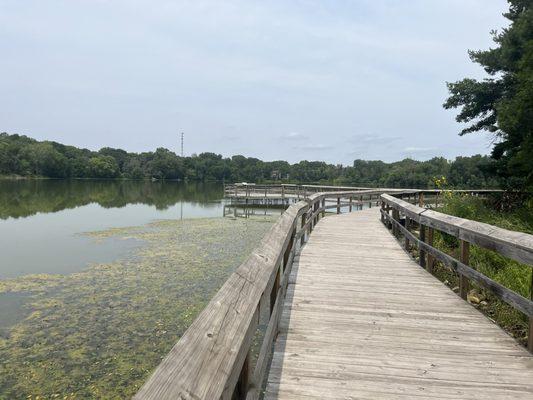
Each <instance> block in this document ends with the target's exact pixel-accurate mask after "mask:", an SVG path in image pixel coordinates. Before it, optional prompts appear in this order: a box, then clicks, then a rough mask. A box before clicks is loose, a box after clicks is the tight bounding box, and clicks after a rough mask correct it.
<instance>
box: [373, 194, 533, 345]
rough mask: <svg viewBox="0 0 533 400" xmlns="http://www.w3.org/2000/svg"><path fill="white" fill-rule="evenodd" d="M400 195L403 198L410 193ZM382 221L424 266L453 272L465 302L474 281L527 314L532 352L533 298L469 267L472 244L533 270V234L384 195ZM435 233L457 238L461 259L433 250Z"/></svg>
mask: <svg viewBox="0 0 533 400" xmlns="http://www.w3.org/2000/svg"><path fill="white" fill-rule="evenodd" d="M398 195H399V196H402V197H403V196H406V195H407V194H406V193H402V194H398ZM381 220H382V221H383V222H384V223H385V224H386V225H387V226H388V227H389V228H390V229H391V230H392V233H393V234H394V235H395V236H399V235H400V234H401V235H403V237H404V239H405V247H406V248H407V249H409V247H410V246H414V247H415V248H416V249H418V256H419V263H420V266H421V267H423V268H426V269H427V270H428V271H429V272H433V267H434V263H435V261H436V260H438V261H440V262H442V263H443V264H444V265H446V266H447V267H448V268H451V269H452V270H454V271H455V272H456V273H457V274H458V275H459V295H460V296H461V297H462V298H463V299H464V300H466V299H467V293H468V290H469V287H470V283H471V282H475V283H476V284H477V285H478V286H480V287H482V288H484V289H486V290H488V291H490V292H491V293H492V294H493V295H494V296H496V297H497V298H498V299H500V300H502V301H504V302H505V303H507V304H509V305H510V306H511V307H513V308H514V309H516V310H518V311H520V312H522V313H524V314H525V315H526V316H527V317H528V319H529V335H528V349H529V351H531V352H533V297H531V299H527V298H525V297H523V296H521V295H520V294H518V293H516V292H514V291H512V290H511V289H509V288H507V287H505V286H503V285H501V284H500V283H498V282H496V281H494V280H492V279H491V278H489V277H487V276H486V275H484V274H482V273H481V272H479V271H477V270H476V269H474V268H472V267H471V266H470V265H469V254H470V245H475V246H479V247H481V248H484V249H488V250H492V251H495V252H496V253H498V254H500V255H502V256H505V257H507V258H510V259H512V260H515V261H518V262H520V263H524V264H527V265H529V266H530V267H533V235H529V234H527V233H521V232H514V231H509V230H506V229H502V228H498V227H495V226H492V225H488V224H484V223H481V222H476V221H472V220H468V219H464V218H458V217H454V216H452V215H447V214H443V213H439V212H436V211H433V210H430V209H427V208H422V207H418V206H416V205H413V204H411V203H409V202H407V201H404V200H402V199H400V198H397V197H393V196H391V195H388V194H383V195H382V196H381ZM415 230H416V231H418V235H417V234H416V232H415ZM435 231H439V232H444V233H446V234H448V235H451V236H453V237H455V238H457V240H458V241H459V250H460V254H459V259H456V258H454V257H452V256H450V255H448V254H447V253H445V252H443V251H441V250H439V249H437V248H435V247H434V245H433V240H434V235H435ZM531 274H532V275H531V283H530V284H531V289H530V293H531V296H533V268H532V269H531Z"/></svg>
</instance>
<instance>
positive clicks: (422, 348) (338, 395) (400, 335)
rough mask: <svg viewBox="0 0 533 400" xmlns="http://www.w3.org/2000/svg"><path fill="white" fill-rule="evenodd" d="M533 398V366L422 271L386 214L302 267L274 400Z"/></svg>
mask: <svg viewBox="0 0 533 400" xmlns="http://www.w3.org/2000/svg"><path fill="white" fill-rule="evenodd" d="M426 398H427V399H467V398H471V399H476V400H477V399H491V400H495V399H533V357H532V356H531V355H530V354H529V353H528V352H527V351H526V350H525V349H524V348H522V347H521V346H519V345H518V344H517V343H516V342H515V341H514V339H512V338H511V337H509V336H508V335H507V334H506V333H505V332H503V331H502V330H501V329H500V328H499V327H498V326H496V325H495V324H493V323H491V322H490V321H489V320H488V319H487V318H486V317H485V316H483V315H482V314H481V313H479V312H478V311H477V310H476V309H474V308H473V307H471V306H470V305H469V304H468V303H466V302H464V301H463V300H462V299H461V298H460V297H459V296H457V295H456V294H454V293H453V292H452V291H451V290H449V289H448V288H447V287H445V286H444V285H443V284H442V283H441V282H439V281H438V280H437V279H436V278H434V277H433V276H431V275H430V274H429V273H427V272H426V271H425V270H423V269H422V268H421V267H420V266H419V265H418V264H416V263H415V262H414V261H413V260H412V259H411V258H410V257H409V256H408V255H407V254H406V253H405V252H404V250H403V249H402V248H401V247H400V245H399V244H398V243H397V241H396V239H395V238H394V237H393V236H392V235H391V234H390V233H389V232H388V231H387V229H386V228H385V227H384V226H383V225H382V224H381V222H380V220H379V211H378V208H372V209H369V210H365V211H358V212H354V213H348V214H340V215H335V216H330V217H327V218H324V219H322V220H320V222H319V223H318V224H317V226H316V228H315V230H314V231H313V234H312V235H311V236H310V239H309V241H308V243H307V244H306V245H305V247H304V248H303V250H302V253H301V255H300V256H299V257H298V258H297V259H295V262H294V265H293V271H292V276H291V280H290V282H289V287H288V292H287V299H286V301H285V305H284V309H283V314H282V317H281V321H280V334H279V335H278V338H277V341H276V344H275V348H274V355H273V360H272V365H271V368H270V373H269V377H268V384H267V389H266V393H265V399H426Z"/></svg>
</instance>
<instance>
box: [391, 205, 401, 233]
mask: <svg viewBox="0 0 533 400" xmlns="http://www.w3.org/2000/svg"><path fill="white" fill-rule="evenodd" d="M392 219H393V220H394V221H396V222H399V221H400V212H399V211H398V210H396V209H395V208H393V209H392ZM392 233H393V234H394V236H396V237H398V235H399V229H398V226H397V225H396V224H395V223H394V222H393V223H392Z"/></svg>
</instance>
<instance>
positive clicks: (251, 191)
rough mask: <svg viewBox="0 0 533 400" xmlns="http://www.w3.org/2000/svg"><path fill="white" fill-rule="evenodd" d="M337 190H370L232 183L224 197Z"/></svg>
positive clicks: (305, 195) (307, 193) (364, 188)
mask: <svg viewBox="0 0 533 400" xmlns="http://www.w3.org/2000/svg"><path fill="white" fill-rule="evenodd" d="M339 190H344V191H350V190H351V191H353V190H372V189H371V188H366V187H353V186H327V185H297V184H290V183H282V184H255V183H234V184H226V185H224V197H230V198H247V197H265V198H268V197H280V198H284V197H289V196H290V197H293V198H294V197H296V198H298V199H300V198H302V199H303V198H306V197H308V196H310V195H312V194H315V193H320V192H338V191H339Z"/></svg>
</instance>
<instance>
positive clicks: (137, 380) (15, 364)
mask: <svg viewBox="0 0 533 400" xmlns="http://www.w3.org/2000/svg"><path fill="white" fill-rule="evenodd" d="M274 221H275V218H274V217H259V218H251V219H236V220H235V219H229V218H206V219H190V220H183V221H170V220H168V221H167V220H165V221H158V222H155V223H152V224H149V225H147V226H144V227H134V228H125V229H112V230H108V231H104V232H95V233H90V234H89V235H91V237H93V238H94V240H105V238H107V237H119V238H134V239H138V240H141V241H142V243H143V245H142V246H140V247H139V248H137V249H136V250H134V251H133V252H132V254H131V255H130V256H128V257H127V258H125V259H122V260H119V261H116V262H113V263H108V264H98V265H94V266H92V267H90V268H88V269H87V270H85V271H82V272H79V273H75V274H71V275H38V276H37V275H33V276H23V277H19V278H15V279H11V280H3V281H0V294H3V295H9V294H14V295H17V296H18V295H23V296H24V298H25V300H26V301H25V303H24V306H23V308H24V312H25V315H24V317H23V318H22V319H21V320H19V321H17V322H16V323H15V324H14V325H12V326H11V327H9V329H4V330H2V331H0V335H1V336H0V399H55V398H58V399H90V398H96V399H104V398H105V399H125V398H130V397H131V396H132V395H133V394H134V393H135V392H136V391H137V389H138V388H139V387H140V386H141V385H142V383H143V382H144V381H145V380H146V378H147V377H148V376H149V374H150V373H151V371H152V370H153V369H154V368H155V367H156V366H157V365H158V364H159V362H160V361H161V359H162V358H163V357H164V356H165V355H166V353H167V352H168V351H169V350H170V349H171V347H172V346H173V344H174V343H175V342H176V341H177V340H178V339H179V337H180V335H182V334H183V332H184V331H185V330H186V329H187V327H188V326H189V325H190V323H191V322H192V321H193V319H194V318H195V317H196V315H197V314H198V313H199V312H200V311H201V310H202V308H203V307H204V306H205V305H206V304H207V302H208V301H209V299H210V298H211V297H212V296H213V294H214V293H215V292H216V291H217V290H218V289H219V288H220V286H221V285H222V284H223V283H224V281H225V280H226V279H227V277H228V276H229V275H230V274H231V272H232V271H233V270H234V269H235V268H236V267H237V266H238V265H239V264H240V263H241V262H242V261H243V260H244V259H245V258H246V256H247V255H248V254H249V253H250V252H251V251H252V249H253V248H254V247H256V246H257V245H258V243H259V241H260V239H261V238H262V236H263V235H264V234H265V233H266V231H267V230H268V229H269V228H270V227H271V225H272V223H273V222H274ZM28 251H31V250H30V249H29V250H28Z"/></svg>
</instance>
